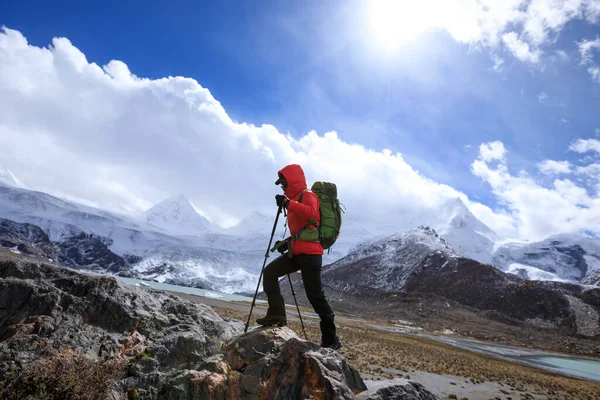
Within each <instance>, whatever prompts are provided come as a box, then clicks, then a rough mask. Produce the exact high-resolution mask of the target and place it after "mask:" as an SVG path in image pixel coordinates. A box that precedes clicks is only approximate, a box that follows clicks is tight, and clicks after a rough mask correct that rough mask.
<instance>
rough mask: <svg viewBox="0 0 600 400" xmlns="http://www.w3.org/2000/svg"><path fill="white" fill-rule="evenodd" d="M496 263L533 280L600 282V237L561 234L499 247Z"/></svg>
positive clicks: (505, 269) (498, 266) (506, 269)
mask: <svg viewBox="0 0 600 400" xmlns="http://www.w3.org/2000/svg"><path fill="white" fill-rule="evenodd" d="M493 263H494V266H495V267H496V268H498V269H500V270H502V271H506V272H508V273H513V274H516V275H518V276H520V277H522V278H525V279H532V280H563V281H570V282H580V283H583V284H591V285H598V284H600V239H597V238H589V237H585V236H583V235H579V234H562V235H556V236H553V237H550V238H548V239H546V240H543V241H541V242H535V243H508V244H504V245H501V246H499V247H498V249H497V250H496V252H495V253H494V257H493Z"/></svg>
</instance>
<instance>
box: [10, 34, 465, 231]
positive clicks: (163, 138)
mask: <svg viewBox="0 0 600 400" xmlns="http://www.w3.org/2000/svg"><path fill="white" fill-rule="evenodd" d="M0 143H2V151H1V152H0V164H3V165H6V166H8V167H10V168H11V170H13V172H14V173H15V175H16V176H18V177H19V178H20V179H22V180H23V181H24V183H25V184H27V185H28V186H29V187H31V188H33V189H36V190H42V191H45V192H50V193H53V194H56V195H60V196H63V197H66V198H70V199H76V200H78V201H82V202H85V203H86V204H90V205H95V206H101V207H106V208H109V209H112V210H120V211H126V212H135V211H142V210H144V209H146V208H148V207H150V206H151V205H152V204H153V203H156V202H158V201H160V200H162V199H164V198H165V197H167V196H169V195H171V194H174V193H184V194H186V195H187V196H188V197H190V199H191V200H192V201H193V202H194V204H195V205H196V206H197V207H198V208H199V209H200V210H201V211H202V212H203V213H205V214H207V215H209V216H210V217H211V218H212V219H214V220H218V221H223V220H229V219H230V218H232V217H235V218H241V217H243V216H245V215H246V214H248V213H250V212H252V211H254V210H262V211H265V212H268V210H270V209H272V208H273V207H274V199H273V196H274V194H276V193H278V192H279V191H280V190H279V189H278V188H277V187H276V186H275V185H274V181H275V179H276V174H277V170H278V169H279V168H281V167H283V166H284V165H286V164H288V163H292V162H297V163H300V164H301V165H303V166H304V168H305V170H306V174H307V178H308V180H309V184H310V183H311V181H315V180H321V179H323V180H331V181H334V182H336V183H337V184H338V185H339V187H340V196H341V198H342V201H343V202H344V203H345V205H346V206H347V208H348V210H349V212H350V213H364V214H367V215H369V214H377V213H379V212H381V213H384V210H386V211H385V212H386V213H389V210H395V211H397V212H398V211H406V212H409V211H414V210H417V209H419V208H423V207H431V206H435V205H436V204H440V203H441V202H443V201H445V200H447V199H450V198H455V197H457V196H462V197H465V196H464V195H463V194H462V193H460V192H458V191H457V190H455V189H453V188H451V187H449V186H447V185H443V184H439V183H437V182H435V181H433V180H431V179H428V178H426V177H424V176H422V175H421V174H420V173H419V172H418V171H416V170H414V169H413V168H412V167H411V166H410V165H409V164H408V163H407V162H406V161H405V160H404V158H403V156H402V155H401V154H393V153H391V152H390V151H385V150H384V151H374V150H370V149H366V148H365V147H363V146H361V145H359V144H352V143H347V142H344V141H343V140H342V139H341V138H340V137H339V136H338V135H337V134H336V133H335V132H329V133H325V134H324V135H318V134H317V133H315V132H310V133H308V134H306V135H304V136H302V137H300V138H292V137H290V136H286V135H284V134H282V133H281V132H279V131H278V130H277V128H276V127H274V126H272V125H262V126H253V125H249V124H245V123H237V122H234V121H232V120H231V118H230V117H229V116H228V114H227V112H226V111H225V109H224V108H223V107H222V106H221V104H220V103H219V102H218V101H217V100H215V99H214V98H213V96H212V95H211V93H210V92H209V91H208V90H207V89H206V88H203V87H202V86H200V85H199V84H198V82H196V81H195V80H193V79H189V78H183V77H169V78H163V79H156V80H151V79H144V78H139V77H136V76H134V75H132V74H131V72H130V71H129V68H128V67H127V65H125V64H124V63H122V62H121V61H111V62H110V63H109V64H108V65H106V66H104V67H100V66H98V65H96V64H94V63H89V62H88V61H87V59H86V57H85V55H84V54H83V53H82V52H81V51H79V50H78V49H77V48H75V47H74V46H73V45H72V44H71V43H70V42H69V41H68V40H67V39H64V38H62V39H54V40H53V46H52V47H51V48H48V49H46V48H39V47H36V46H31V45H28V43H27V41H26V39H25V38H24V37H23V36H22V35H21V34H20V33H19V32H17V31H14V30H8V29H7V30H5V31H4V33H0ZM42 171H43V172H42ZM365 188H369V191H368V192H367V191H365ZM369 193H386V195H385V196H371V195H369Z"/></svg>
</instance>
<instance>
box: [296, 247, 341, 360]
mask: <svg viewBox="0 0 600 400" xmlns="http://www.w3.org/2000/svg"><path fill="white" fill-rule="evenodd" d="M322 260H323V258H322V256H318V255H305V256H302V257H301V258H299V259H298V263H299V264H300V265H301V267H302V281H303V282H304V289H305V290H306V297H308V300H309V301H310V304H312V306H313V308H314V310H315V312H316V313H317V314H318V315H319V317H320V318H321V323H320V325H321V346H322V347H331V348H334V349H339V348H340V347H342V343H341V342H340V340H339V338H338V337H337V335H336V328H335V322H334V317H335V314H334V313H333V310H332V309H331V306H330V305H329V302H328V301H327V298H326V297H325V292H324V291H323V284H322V282H321V263H322Z"/></svg>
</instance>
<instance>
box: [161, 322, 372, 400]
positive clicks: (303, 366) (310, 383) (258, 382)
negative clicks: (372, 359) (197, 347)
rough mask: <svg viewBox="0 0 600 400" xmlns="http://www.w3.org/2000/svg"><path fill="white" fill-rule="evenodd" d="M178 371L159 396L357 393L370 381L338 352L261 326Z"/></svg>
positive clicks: (277, 396)
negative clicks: (221, 351) (197, 364)
mask: <svg viewBox="0 0 600 400" xmlns="http://www.w3.org/2000/svg"><path fill="white" fill-rule="evenodd" d="M201 367H202V369H201V370H200V369H198V370H185V371H182V372H180V373H178V374H177V375H175V376H173V377H172V379H170V380H169V384H168V385H166V386H165V387H164V388H163V390H162V391H161V393H160V395H159V397H160V398H165V399H169V400H179V399H205V398H208V397H207V396H206V393H208V392H210V393H211V396H212V397H211V398H214V399H310V398H319V399H354V397H355V395H356V394H357V393H359V392H362V391H364V390H366V389H367V388H366V386H365V384H364V382H363V381H362V379H361V378H360V375H359V373H358V372H357V371H356V370H355V369H354V368H352V367H351V366H350V365H349V364H347V363H346V361H345V360H344V359H343V357H341V356H340V355H339V354H338V353H337V352H335V351H333V350H330V349H322V348H320V347H319V346H318V345H316V344H314V343H311V342H307V341H304V340H302V339H300V338H299V337H298V336H296V334H295V333H294V332H292V331H291V330H290V329H288V328H257V329H254V330H251V331H249V332H248V333H247V334H244V335H242V336H240V337H239V338H237V339H235V340H234V341H233V342H231V343H230V344H229V345H228V346H227V347H226V350H225V354H224V355H223V356H219V357H214V358H212V359H210V360H207V361H206V362H205V363H204V364H203V365H202V366H201Z"/></svg>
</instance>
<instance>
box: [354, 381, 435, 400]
mask: <svg viewBox="0 0 600 400" xmlns="http://www.w3.org/2000/svg"><path fill="white" fill-rule="evenodd" d="M439 399H440V398H439V397H437V396H436V395H434V394H433V393H431V392H429V391H428V390H427V389H425V387H424V386H423V385H421V384H420V383H416V382H408V381H407V382H406V383H405V384H397V385H391V386H387V387H383V388H380V389H377V390H369V391H367V392H363V393H361V394H359V395H358V396H357V397H356V400H439Z"/></svg>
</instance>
